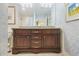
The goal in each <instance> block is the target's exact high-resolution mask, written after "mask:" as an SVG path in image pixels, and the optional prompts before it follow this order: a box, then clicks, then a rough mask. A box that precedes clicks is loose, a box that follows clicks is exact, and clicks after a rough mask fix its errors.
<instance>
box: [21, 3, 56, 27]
mask: <svg viewBox="0 0 79 59" xmlns="http://www.w3.org/2000/svg"><path fill="white" fill-rule="evenodd" d="M20 5H21V8H22V13H21V19H22V21H21V24H22V26H54V25H55V3H45V4H44V3H32V4H27V3H26V4H20Z"/></svg>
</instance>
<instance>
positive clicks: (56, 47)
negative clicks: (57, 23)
mask: <svg viewBox="0 0 79 59" xmlns="http://www.w3.org/2000/svg"><path fill="white" fill-rule="evenodd" d="M60 39H61V30H60V29H25V28H21V29H20V28H14V29H13V48H12V53H13V54H16V53H19V52H35V53H38V52H57V53H60V52H61V40H60Z"/></svg>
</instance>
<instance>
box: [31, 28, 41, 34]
mask: <svg viewBox="0 0 79 59" xmlns="http://www.w3.org/2000/svg"><path fill="white" fill-rule="evenodd" d="M31 33H35V34H38V33H41V30H39V29H34V30H32V31H31Z"/></svg>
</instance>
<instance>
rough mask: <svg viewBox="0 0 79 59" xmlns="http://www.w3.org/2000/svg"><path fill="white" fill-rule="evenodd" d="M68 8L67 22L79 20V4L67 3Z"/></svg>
mask: <svg viewBox="0 0 79 59" xmlns="http://www.w3.org/2000/svg"><path fill="white" fill-rule="evenodd" d="M65 6H66V9H67V10H66V22H71V21H75V20H79V3H67V4H65Z"/></svg>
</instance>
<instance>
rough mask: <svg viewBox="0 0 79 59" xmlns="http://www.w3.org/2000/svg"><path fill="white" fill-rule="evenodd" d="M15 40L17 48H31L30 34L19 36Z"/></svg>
mask: <svg viewBox="0 0 79 59" xmlns="http://www.w3.org/2000/svg"><path fill="white" fill-rule="evenodd" d="M14 41H15V43H14V46H15V47H16V48H30V38H29V36H17V37H15V40H14Z"/></svg>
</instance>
